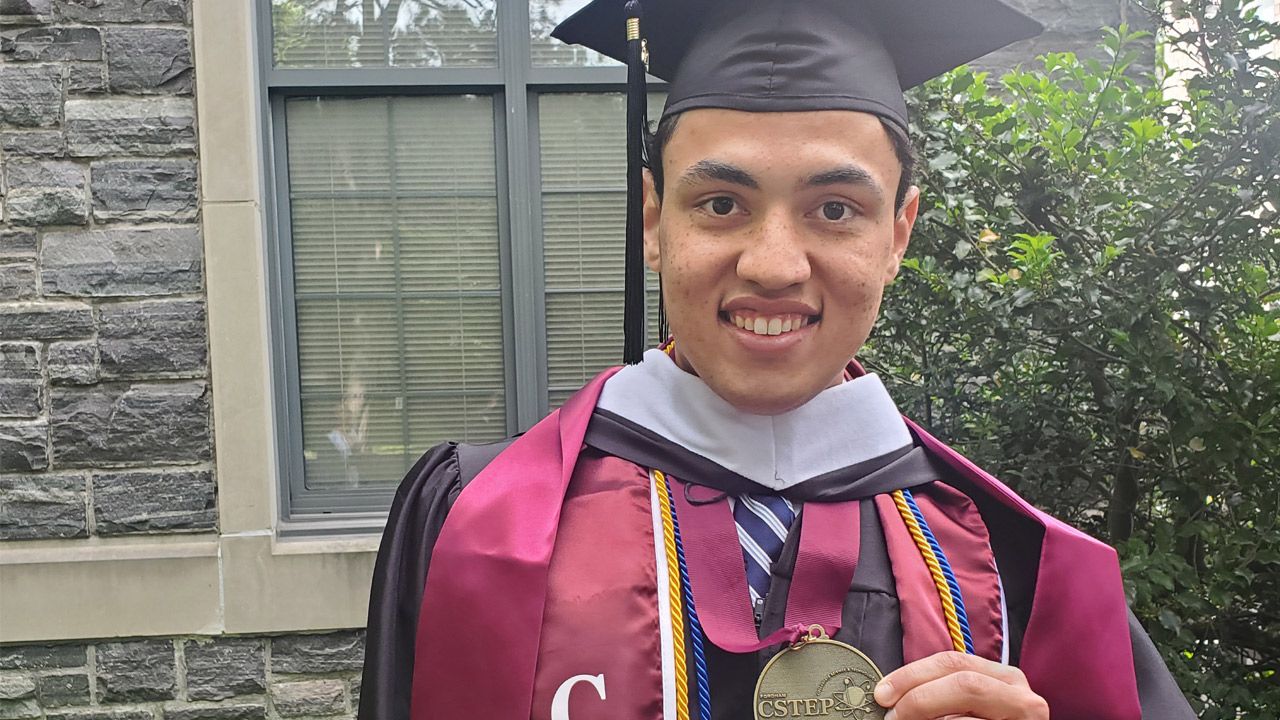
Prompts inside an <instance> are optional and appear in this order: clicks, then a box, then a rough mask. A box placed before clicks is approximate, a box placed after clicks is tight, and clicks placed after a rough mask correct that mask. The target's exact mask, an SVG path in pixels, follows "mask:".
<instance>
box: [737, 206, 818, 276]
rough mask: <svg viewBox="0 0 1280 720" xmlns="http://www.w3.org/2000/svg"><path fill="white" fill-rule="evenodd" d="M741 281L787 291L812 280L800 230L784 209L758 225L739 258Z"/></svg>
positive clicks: (773, 213) (765, 217)
mask: <svg viewBox="0 0 1280 720" xmlns="http://www.w3.org/2000/svg"><path fill="white" fill-rule="evenodd" d="M737 270H738V277H740V278H742V279H743V280H748V281H750V282H753V283H755V284H757V285H759V286H760V287H762V288H764V289H766V290H784V289H786V288H788V287H791V286H793V285H797V284H799V283H802V282H804V281H806V280H808V279H809V275H810V271H811V268H810V266H809V255H808V253H807V251H806V249H805V246H804V242H803V238H802V236H801V228H800V226H799V225H798V224H797V222H796V221H795V219H794V218H792V217H790V215H789V213H787V212H786V211H785V210H783V209H778V210H774V211H772V212H770V213H768V214H767V215H765V216H764V218H763V219H762V220H761V221H760V222H759V223H758V224H757V225H756V228H755V232H754V233H752V234H751V235H750V237H748V238H746V246H745V247H744V248H743V250H742V253H741V254H740V255H739V256H738V267H737Z"/></svg>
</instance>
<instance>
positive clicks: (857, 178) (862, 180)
mask: <svg viewBox="0 0 1280 720" xmlns="http://www.w3.org/2000/svg"><path fill="white" fill-rule="evenodd" d="M803 184H804V186H805V187H823V186H826V185H857V186H859V187H864V188H867V189H868V190H871V191H874V192H875V193H876V194H878V195H882V194H883V190H882V189H881V187H880V183H878V182H876V179H875V178H874V177H872V176H871V173H869V172H867V171H866V170H865V169H863V168H861V167H858V166H857V165H841V166H840V167H837V168H832V169H830V170H824V171H823V172H820V173H817V174H816V175H810V176H809V179H807V180H805V181H804V183H803Z"/></svg>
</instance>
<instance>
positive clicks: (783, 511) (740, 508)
mask: <svg viewBox="0 0 1280 720" xmlns="http://www.w3.org/2000/svg"><path fill="white" fill-rule="evenodd" d="M730 502H731V503H732V505H733V521H734V524H736V525H737V526H738V542H740V543H742V555H743V557H744V558H745V560H746V563H747V585H748V586H749V587H750V590H751V605H752V607H755V608H759V607H760V604H761V602H762V601H763V599H764V596H765V595H766V594H768V592H769V574H770V571H771V569H772V568H773V564H774V563H775V562H777V561H778V556H779V555H781V554H782V544H783V542H784V541H786V539H787V530H789V529H790V528H791V523H792V521H793V520H795V519H796V509H795V506H794V505H792V504H791V501H789V500H787V499H786V498H781V497H778V496H777V495H740V496H738V497H736V498H730Z"/></svg>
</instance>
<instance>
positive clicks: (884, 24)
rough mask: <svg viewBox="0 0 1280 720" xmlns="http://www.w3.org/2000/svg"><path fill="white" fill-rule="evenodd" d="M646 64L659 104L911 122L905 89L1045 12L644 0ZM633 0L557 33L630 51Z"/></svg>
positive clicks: (843, 1)
mask: <svg viewBox="0 0 1280 720" xmlns="http://www.w3.org/2000/svg"><path fill="white" fill-rule="evenodd" d="M641 5H642V6H643V9H644V17H643V20H642V25H641V34H642V35H643V36H644V38H645V40H646V42H647V43H648V50H649V74H650V75H653V76H654V77H656V78H660V79H662V80H666V81H667V82H668V83H670V88H669V92H668V95H667V107H666V109H665V110H664V112H663V115H664V116H665V115H670V114H673V113H677V112H681V111H684V110H690V109H693V108H701V107H716V108H727V109H730V110H747V111H754V112H770V111H774V112H776V111H797V110H859V111H863V112H870V113H872V114H875V115H880V116H882V117H884V118H885V119H886V120H889V121H891V122H893V123H895V124H897V125H898V126H900V127H901V128H902V129H903V130H905V129H906V125H907V121H906V116H907V110H906V104H905V102H904V101H903V99H902V91H903V90H905V89H908V88H912V87H915V86H916V85H919V84H921V83H923V82H925V81H926V80H929V79H931V78H934V77H937V76H938V75H941V74H942V73H945V72H947V71H948V70H951V69H953V68H955V67H958V66H960V65H963V64H964V63H967V62H969V61H971V60H974V59H976V58H979V57H982V56H983V55H986V54H987V53H989V52H992V51H993V50H998V49H1000V48H1002V47H1004V46H1006V45H1008V44H1010V43H1013V42H1016V41H1018V40H1023V39H1026V38H1029V37H1034V36H1035V35H1038V34H1039V33H1040V31H1041V30H1042V29H1043V28H1042V26H1041V25H1040V23H1038V22H1036V21H1035V20H1032V19H1031V18H1029V17H1027V16H1026V15H1023V14H1022V13H1020V12H1018V11H1017V10H1015V9H1013V8H1011V7H1009V6H1008V5H1005V4H1004V3H1002V2H1000V1H999V0H641ZM625 6H626V2H625V1H624V0H595V1H594V2H592V3H590V4H589V5H587V6H586V7H584V8H582V9H581V10H579V11H578V12H577V13H575V14H574V15H573V16H572V17H570V18H568V19H567V20H565V21H564V22H562V23H560V25H559V26H558V27H556V29H555V31H554V32H553V33H552V36H553V37H555V38H558V39H560V40H563V41H564V42H567V43H573V44H578V45H585V46H586V47H589V48H591V49H592V50H595V51H597V52H600V53H602V54H604V55H607V56H609V57H611V58H614V59H616V60H621V61H623V62H626V53H627V38H626V32H625V26H626V10H625Z"/></svg>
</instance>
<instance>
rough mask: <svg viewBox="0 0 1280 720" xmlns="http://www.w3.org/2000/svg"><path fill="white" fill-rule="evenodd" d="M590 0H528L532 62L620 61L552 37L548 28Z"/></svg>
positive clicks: (615, 63) (554, 63) (583, 63)
mask: <svg viewBox="0 0 1280 720" xmlns="http://www.w3.org/2000/svg"><path fill="white" fill-rule="evenodd" d="M588 2H590V0H529V33H530V37H529V45H530V50H531V52H532V54H533V64H534V65H538V66H547V65H576V66H583V65H620V64H621V63H619V62H617V61H616V60H613V59H611V58H607V57H605V56H604V55H601V54H600V53H598V52H596V51H594V50H588V49H586V48H584V47H582V46H581V45H566V44H565V43H562V42H560V41H559V40H555V39H552V37H551V31H552V30H554V29H555V26H556V25H559V24H560V21H561V20H564V19H565V18H567V17H569V16H570V15H572V14H574V13H575V12H577V11H578V10H580V9H581V8H582V7H583V6H584V5H586V4H587V3H588Z"/></svg>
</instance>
